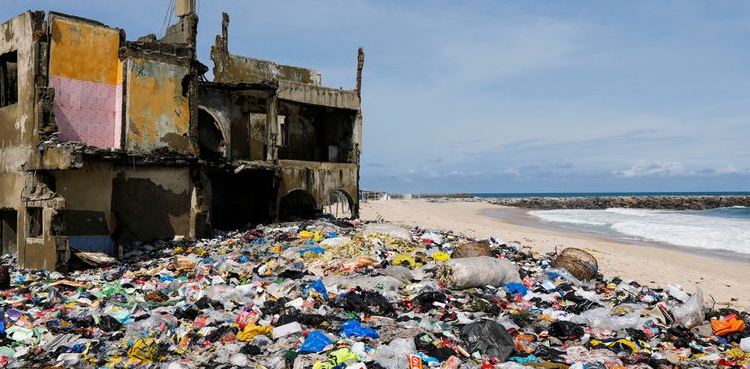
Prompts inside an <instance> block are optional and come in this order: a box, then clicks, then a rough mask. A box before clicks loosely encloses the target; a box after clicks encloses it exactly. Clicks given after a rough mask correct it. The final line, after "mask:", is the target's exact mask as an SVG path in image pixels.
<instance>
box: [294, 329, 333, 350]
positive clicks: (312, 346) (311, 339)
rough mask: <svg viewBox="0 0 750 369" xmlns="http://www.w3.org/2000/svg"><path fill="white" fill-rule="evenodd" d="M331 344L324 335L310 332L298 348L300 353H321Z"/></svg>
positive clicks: (318, 332)
mask: <svg viewBox="0 0 750 369" xmlns="http://www.w3.org/2000/svg"><path fill="white" fill-rule="evenodd" d="M330 344H333V342H332V341H331V340H329V339H328V337H326V335H325V334H323V333H321V332H320V331H310V333H309V334H308V335H307V339H306V340H305V342H304V343H303V344H302V346H301V347H300V348H299V351H300V352H321V351H323V349H324V348H326V346H328V345H330Z"/></svg>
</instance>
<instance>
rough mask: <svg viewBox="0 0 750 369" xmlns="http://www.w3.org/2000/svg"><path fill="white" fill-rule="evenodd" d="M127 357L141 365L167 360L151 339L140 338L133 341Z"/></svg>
mask: <svg viewBox="0 0 750 369" xmlns="http://www.w3.org/2000/svg"><path fill="white" fill-rule="evenodd" d="M128 357H129V358H130V359H134V360H138V361H140V362H142V363H150V362H154V361H164V360H166V359H167V357H166V355H164V354H163V353H161V352H160V350H159V345H158V344H157V343H156V340H154V339H153V338H140V339H138V340H137V341H135V343H133V346H131V347H130V350H128Z"/></svg>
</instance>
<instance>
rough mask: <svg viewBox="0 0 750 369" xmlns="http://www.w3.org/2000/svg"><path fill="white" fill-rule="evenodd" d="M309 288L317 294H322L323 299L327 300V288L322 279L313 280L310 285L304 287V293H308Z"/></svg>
mask: <svg viewBox="0 0 750 369" xmlns="http://www.w3.org/2000/svg"><path fill="white" fill-rule="evenodd" d="M310 290H313V291H315V292H317V293H318V294H320V295H322V296H323V298H324V299H326V300H328V290H327V289H326V286H325V285H324V284H323V280H322V279H318V280H317V281H315V282H313V283H312V284H311V285H309V286H307V287H305V294H306V295H309V291H310Z"/></svg>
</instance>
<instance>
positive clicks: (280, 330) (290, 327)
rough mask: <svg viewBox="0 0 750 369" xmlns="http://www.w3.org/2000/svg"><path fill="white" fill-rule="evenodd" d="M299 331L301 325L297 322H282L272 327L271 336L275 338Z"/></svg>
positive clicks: (300, 330)
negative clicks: (282, 323) (280, 324)
mask: <svg viewBox="0 0 750 369" xmlns="http://www.w3.org/2000/svg"><path fill="white" fill-rule="evenodd" d="M301 332H302V326H301V325H300V324H299V323H298V322H292V323H289V324H284V325H282V326H278V327H274V328H273V331H272V333H273V338H276V339H278V338H281V337H286V336H288V335H291V334H295V333H301Z"/></svg>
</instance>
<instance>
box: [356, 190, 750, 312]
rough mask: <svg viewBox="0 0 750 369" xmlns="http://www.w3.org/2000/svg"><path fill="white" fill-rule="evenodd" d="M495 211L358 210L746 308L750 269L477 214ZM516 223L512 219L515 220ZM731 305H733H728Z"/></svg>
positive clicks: (382, 205)
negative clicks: (572, 258) (559, 255)
mask: <svg viewBox="0 0 750 369" xmlns="http://www.w3.org/2000/svg"><path fill="white" fill-rule="evenodd" d="M497 208H498V206H497V205H492V204H488V203H485V202H474V201H438V202H431V201H427V200H421V199H414V200H386V201H368V202H363V203H362V204H361V218H362V219H363V220H375V219H378V218H379V217H382V218H383V219H384V220H385V221H388V222H393V223H396V224H401V225H405V226H410V227H412V226H419V227H421V228H424V229H436V230H438V229H440V230H450V231H453V232H456V233H460V234H464V235H467V236H471V237H476V238H489V237H495V238H499V239H501V240H503V241H505V242H511V241H518V242H519V243H520V244H521V245H522V246H530V247H531V248H532V250H533V251H538V252H541V253H545V252H550V251H554V250H555V248H556V247H557V249H558V250H562V249H563V248H565V247H578V248H582V249H584V250H587V251H589V252H590V253H591V254H592V255H594V256H595V257H596V258H597V260H598V262H599V271H600V272H602V273H603V274H604V275H605V277H615V276H620V278H622V279H633V280H636V281H638V282H639V283H641V284H644V285H647V286H649V287H664V286H666V285H667V284H668V283H679V284H680V285H682V286H683V287H684V288H685V290H686V291H687V292H689V293H693V292H694V291H695V289H696V287H701V288H702V289H703V293H704V296H705V300H706V303H707V304H709V305H710V304H713V300H712V297H713V299H715V301H716V303H717V306H719V305H732V306H735V307H744V308H745V309H747V308H748V307H750V263H747V261H746V260H742V261H738V262H735V261H730V260H726V258H725V259H722V258H714V257H709V256H704V255H698V254H695V253H690V252H686V251H684V250H680V249H678V248H671V247H663V246H659V245H655V244H654V245H648V244H646V243H640V244H635V243H628V242H620V241H614V240H606V239H601V238H595V237H591V236H587V235H585V234H577V233H574V232H568V231H564V230H554V229H545V228H538V227H531V226H528V225H524V224H523V223H524V222H526V223H528V222H532V221H533V219H532V218H527V217H525V211H524V210H522V209H517V208H506V209H507V210H508V212H507V214H509V217H508V218H507V219H501V218H496V217H490V216H486V215H483V214H482V213H483V212H485V211H487V210H490V209H497ZM514 218H515V219H514ZM733 299H736V300H733Z"/></svg>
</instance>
